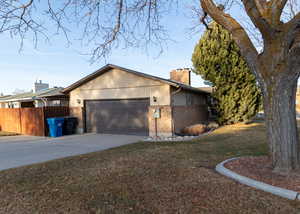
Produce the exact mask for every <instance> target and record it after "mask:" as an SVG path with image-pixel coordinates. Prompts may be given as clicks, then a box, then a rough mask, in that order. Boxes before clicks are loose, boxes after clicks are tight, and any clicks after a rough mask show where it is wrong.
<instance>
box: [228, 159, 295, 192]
mask: <svg viewBox="0 0 300 214" xmlns="http://www.w3.org/2000/svg"><path fill="white" fill-rule="evenodd" d="M225 167H226V168H227V169H230V170H232V171H234V172H235V173H238V174H240V175H243V176H246V177H248V178H252V179H254V180H257V181H260V182H264V183H267V184H270V185H273V186H276V187H281V188H285V189H288V190H293V191H296V192H300V173H297V174H296V173H293V174H289V175H283V174H278V173H275V172H273V170H272V162H271V159H270V158H269V157H267V156H260V157H242V158H239V159H236V160H233V161H230V162H228V163H226V164H225Z"/></svg>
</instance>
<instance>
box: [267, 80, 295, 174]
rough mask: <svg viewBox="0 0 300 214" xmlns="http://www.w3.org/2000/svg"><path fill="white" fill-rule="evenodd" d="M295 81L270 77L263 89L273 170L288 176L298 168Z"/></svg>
mask: <svg viewBox="0 0 300 214" xmlns="http://www.w3.org/2000/svg"><path fill="white" fill-rule="evenodd" d="M297 80H298V78H294V79H293V80H291V78H288V77H286V78H280V77H278V76H277V77H271V78H270V79H269V81H265V88H264V90H263V96H264V111H265V116H266V127H267V136H268V141H269V146H270V152H271V157H272V163H273V168H274V171H276V172H280V173H288V172H291V171H293V170H296V169H299V163H300V162H299V145H298V131H297V121H296V108H295V105H296V91H297Z"/></svg>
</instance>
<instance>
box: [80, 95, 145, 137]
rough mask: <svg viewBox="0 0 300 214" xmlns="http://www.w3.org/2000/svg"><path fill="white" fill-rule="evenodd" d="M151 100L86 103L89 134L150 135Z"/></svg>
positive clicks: (92, 101)
mask: <svg viewBox="0 0 300 214" xmlns="http://www.w3.org/2000/svg"><path fill="white" fill-rule="evenodd" d="M149 105H150V101H149V99H141V100H113V101H104V100H102V101H101V100H91V101H86V128H87V131H88V132H98V133H113V134H116V133H117V134H140V135H145V134H146V135H148V132H149V131H148V130H149V128H148V107H149Z"/></svg>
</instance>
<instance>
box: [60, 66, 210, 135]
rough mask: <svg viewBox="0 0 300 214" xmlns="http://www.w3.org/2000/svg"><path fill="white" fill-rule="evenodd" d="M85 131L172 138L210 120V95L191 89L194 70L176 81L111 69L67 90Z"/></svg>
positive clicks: (173, 74)
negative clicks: (189, 126) (186, 129)
mask: <svg viewBox="0 0 300 214" xmlns="http://www.w3.org/2000/svg"><path fill="white" fill-rule="evenodd" d="M63 92H64V93H66V94H68V95H69V97H70V108H71V115H73V116H76V117H77V118H79V130H78V131H79V132H81V133H82V132H98V133H113V134H139V135H150V136H155V135H156V134H157V135H158V136H171V135H173V134H174V133H177V132H179V131H180V130H181V129H182V128H184V127H186V126H188V125H193V124H196V123H201V122H206V121H207V120H208V106H207V96H209V93H208V92H206V91H202V90H200V89H197V88H194V87H191V86H190V70H189V69H179V70H174V71H172V72H171V80H167V79H163V78H159V77H155V76H151V75H148V74H145V73H140V72H137V71H133V70H129V69H126V68H122V67H119V66H116V65H110V64H109V65H106V66H104V67H102V68H101V69H99V70H97V71H96V72H94V73H92V74H90V75H88V76H87V77H85V78H83V79H81V80H79V81H77V82H76V83H74V84H72V85H71V86H69V87H67V88H66V89H64V90H63Z"/></svg>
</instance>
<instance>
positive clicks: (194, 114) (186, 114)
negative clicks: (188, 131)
mask: <svg viewBox="0 0 300 214" xmlns="http://www.w3.org/2000/svg"><path fill="white" fill-rule="evenodd" d="M208 116H209V115H208V109H207V105H196V106H174V107H173V121H174V130H175V133H179V132H180V131H181V130H182V129H183V128H185V127H187V126H190V125H195V124H198V123H203V122H207V121H208Z"/></svg>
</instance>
